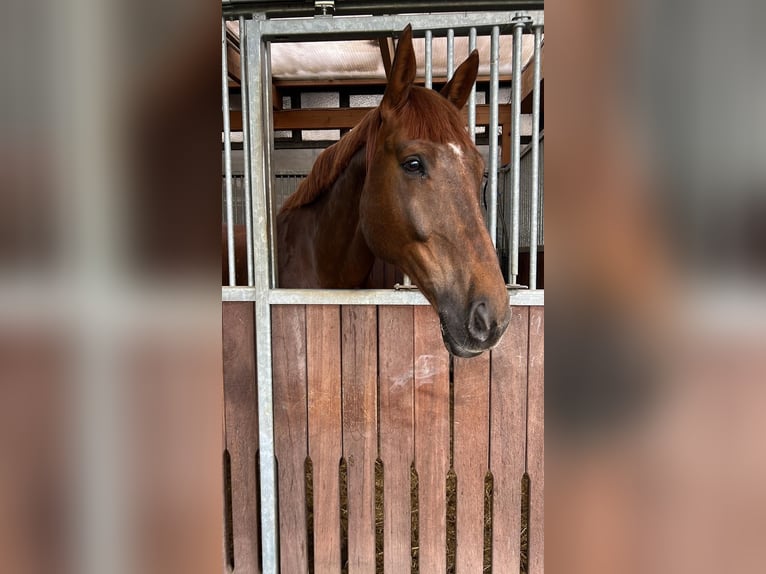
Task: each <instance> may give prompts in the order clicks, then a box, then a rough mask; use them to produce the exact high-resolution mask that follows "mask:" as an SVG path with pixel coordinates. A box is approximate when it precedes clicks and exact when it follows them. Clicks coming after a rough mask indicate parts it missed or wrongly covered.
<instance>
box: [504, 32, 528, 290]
mask: <svg viewBox="0 0 766 574" xmlns="http://www.w3.org/2000/svg"><path fill="white" fill-rule="evenodd" d="M524 25H525V24H524V22H523V21H518V20H516V19H514V23H513V63H512V66H513V70H512V73H513V85H512V88H513V94H512V95H511V104H512V107H511V206H512V207H511V208H512V214H513V216H512V225H511V245H510V249H509V254H508V256H509V257H510V262H509V267H510V282H511V285H515V284H516V279H517V277H518V275H519V190H520V187H519V184H520V182H519V173H520V165H521V158H520V157H519V155H520V152H521V139H520V138H519V127H520V124H521V34H522V32H523V31H524Z"/></svg>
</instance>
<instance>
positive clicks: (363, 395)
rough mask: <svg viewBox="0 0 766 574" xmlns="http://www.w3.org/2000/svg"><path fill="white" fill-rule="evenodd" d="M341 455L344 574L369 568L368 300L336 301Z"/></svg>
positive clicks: (371, 381) (372, 321)
mask: <svg viewBox="0 0 766 574" xmlns="http://www.w3.org/2000/svg"><path fill="white" fill-rule="evenodd" d="M341 324H342V330H341V332H342V339H341V340H342V352H341V355H342V385H343V391H342V394H343V456H344V457H345V459H346V462H347V464H348V564H349V569H348V571H349V574H359V573H374V572H375V460H376V456H377V403H376V399H377V388H376V387H377V385H376V382H377V366H378V355H377V328H376V308H375V307H374V306H371V305H366V306H361V305H349V306H344V307H342V310H341Z"/></svg>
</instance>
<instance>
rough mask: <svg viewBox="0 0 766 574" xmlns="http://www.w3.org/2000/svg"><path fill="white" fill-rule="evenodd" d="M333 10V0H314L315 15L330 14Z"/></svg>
mask: <svg viewBox="0 0 766 574" xmlns="http://www.w3.org/2000/svg"><path fill="white" fill-rule="evenodd" d="M320 11H321V14H320ZM334 12H335V0H314V14H315V15H316V16H332V15H333V13H334Z"/></svg>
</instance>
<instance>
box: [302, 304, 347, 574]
mask: <svg viewBox="0 0 766 574" xmlns="http://www.w3.org/2000/svg"><path fill="white" fill-rule="evenodd" d="M306 359H307V372H308V393H309V405H308V429H309V456H310V457H311V461H312V464H313V469H314V472H313V479H314V484H313V486H314V490H313V493H314V573H315V574H338V573H339V572H340V568H341V562H340V561H341V557H340V504H339V501H340V493H339V491H340V487H339V481H338V465H339V464H340V459H341V456H342V455H343V445H342V428H341V371H340V307H338V306H337V305H308V306H307V307H306Z"/></svg>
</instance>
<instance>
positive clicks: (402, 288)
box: [394, 283, 418, 291]
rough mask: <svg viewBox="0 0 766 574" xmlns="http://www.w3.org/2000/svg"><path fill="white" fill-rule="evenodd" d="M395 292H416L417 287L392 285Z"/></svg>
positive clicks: (399, 284)
mask: <svg viewBox="0 0 766 574" xmlns="http://www.w3.org/2000/svg"><path fill="white" fill-rule="evenodd" d="M394 290H395V291H417V290H418V286H417V285H402V284H401V283H397V284H396V285H394Z"/></svg>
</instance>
